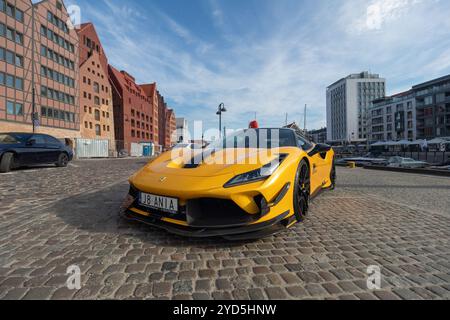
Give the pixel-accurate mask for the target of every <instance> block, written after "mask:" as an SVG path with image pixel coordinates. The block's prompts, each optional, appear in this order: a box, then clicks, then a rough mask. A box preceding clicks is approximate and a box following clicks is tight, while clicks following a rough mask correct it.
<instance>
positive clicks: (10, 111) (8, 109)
mask: <svg viewBox="0 0 450 320" xmlns="http://www.w3.org/2000/svg"><path fill="white" fill-rule="evenodd" d="M6 113H7V114H9V115H14V102H11V101H7V102H6Z"/></svg>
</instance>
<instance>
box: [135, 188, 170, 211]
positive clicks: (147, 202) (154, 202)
mask: <svg viewBox="0 0 450 320" xmlns="http://www.w3.org/2000/svg"><path fill="white" fill-rule="evenodd" d="M139 203H140V204H141V205H143V206H145V207H149V208H152V209H157V210H161V211H164V212H168V213H177V212H178V199H175V198H169V197H163V196H157V195H154V194H148V193H143V192H141V194H140V197H139Z"/></svg>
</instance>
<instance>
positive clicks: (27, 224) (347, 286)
mask: <svg viewBox="0 0 450 320" xmlns="http://www.w3.org/2000/svg"><path fill="white" fill-rule="evenodd" d="M145 163H146V161H145V160H143V159H139V160H92V161H76V162H73V163H72V164H71V165H70V166H69V167H68V168H65V169H59V168H54V167H48V168H38V169H29V170H20V171H14V172H12V173H10V174H6V175H0V299H154V298H162V299H164V298H165V299H254V300H258V299H449V298H450V197H449V194H450V179H449V178H440V177H428V176H421V175H408V174H401V173H392V172H383V171H371V170H364V169H354V170H350V169H344V168H339V169H338V179H339V182H338V187H337V189H336V190H335V191H329V192H325V193H323V194H322V195H321V196H320V197H319V198H317V199H316V200H315V201H314V202H313V203H312V205H311V210H310V215H309V217H308V219H307V220H306V222H305V223H303V224H299V225H297V226H295V227H294V228H293V229H291V230H289V231H286V232H284V233H282V234H279V235H277V236H274V237H271V238H267V239H263V240H259V241H254V242H245V243H242V242H240V243H236V242H227V241H224V240H221V239H208V240H204V239H203V240H191V239H186V238H181V237H177V236H174V235H171V234H168V233H166V232H164V231H161V230H157V229H154V228H151V227H148V226H145V225H141V224H139V223H132V222H127V221H124V220H122V219H120V218H119V217H118V208H119V206H120V204H121V202H122V200H123V198H124V196H125V195H126V193H127V191H128V185H127V178H128V176H130V175H131V174H132V173H134V172H135V171H136V170H137V169H138V168H139V167H141V166H143V165H145ZM71 265H77V266H79V267H80V268H81V271H82V278H81V282H82V283H81V284H82V288H81V290H78V291H77V290H69V289H67V287H66V280H67V277H68V275H67V274H66V270H67V267H69V266H71ZM371 265H376V266H379V267H380V268H381V272H382V283H381V285H382V288H381V290H378V291H370V290H368V289H367V283H366V281H367V277H368V274H367V267H368V266H371Z"/></svg>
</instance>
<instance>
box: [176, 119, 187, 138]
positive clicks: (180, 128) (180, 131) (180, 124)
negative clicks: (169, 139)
mask: <svg viewBox="0 0 450 320" xmlns="http://www.w3.org/2000/svg"><path fill="white" fill-rule="evenodd" d="M176 126H177V128H176V130H177V137H176V142H177V143H180V142H187V141H189V124H188V121H187V120H186V119H185V118H177V119H176Z"/></svg>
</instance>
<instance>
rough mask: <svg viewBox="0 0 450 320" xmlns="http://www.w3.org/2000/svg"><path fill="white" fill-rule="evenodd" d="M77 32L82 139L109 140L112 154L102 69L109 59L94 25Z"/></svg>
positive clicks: (111, 123) (107, 96) (108, 91)
mask: <svg viewBox="0 0 450 320" xmlns="http://www.w3.org/2000/svg"><path fill="white" fill-rule="evenodd" d="M77 32H78V35H79V38H80V39H83V41H82V42H80V49H79V51H80V57H83V58H82V59H80V119H81V120H80V122H81V123H80V135H81V138H83V139H99V140H109V149H110V151H111V152H114V151H115V150H116V142H115V134H114V110H113V101H112V89H111V85H110V83H109V79H108V73H107V69H104V66H105V63H106V66H107V61H108V60H107V58H106V56H105V54H104V51H103V48H102V46H101V44H100V42H99V40H98V36H97V33H96V31H95V28H94V25H93V24H91V23H87V24H83V25H81V26H80V28H78V29H77ZM86 39H88V40H89V41H87V40H86ZM91 39H95V41H96V42H94V41H93V40H91ZM93 44H94V45H93Z"/></svg>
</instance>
